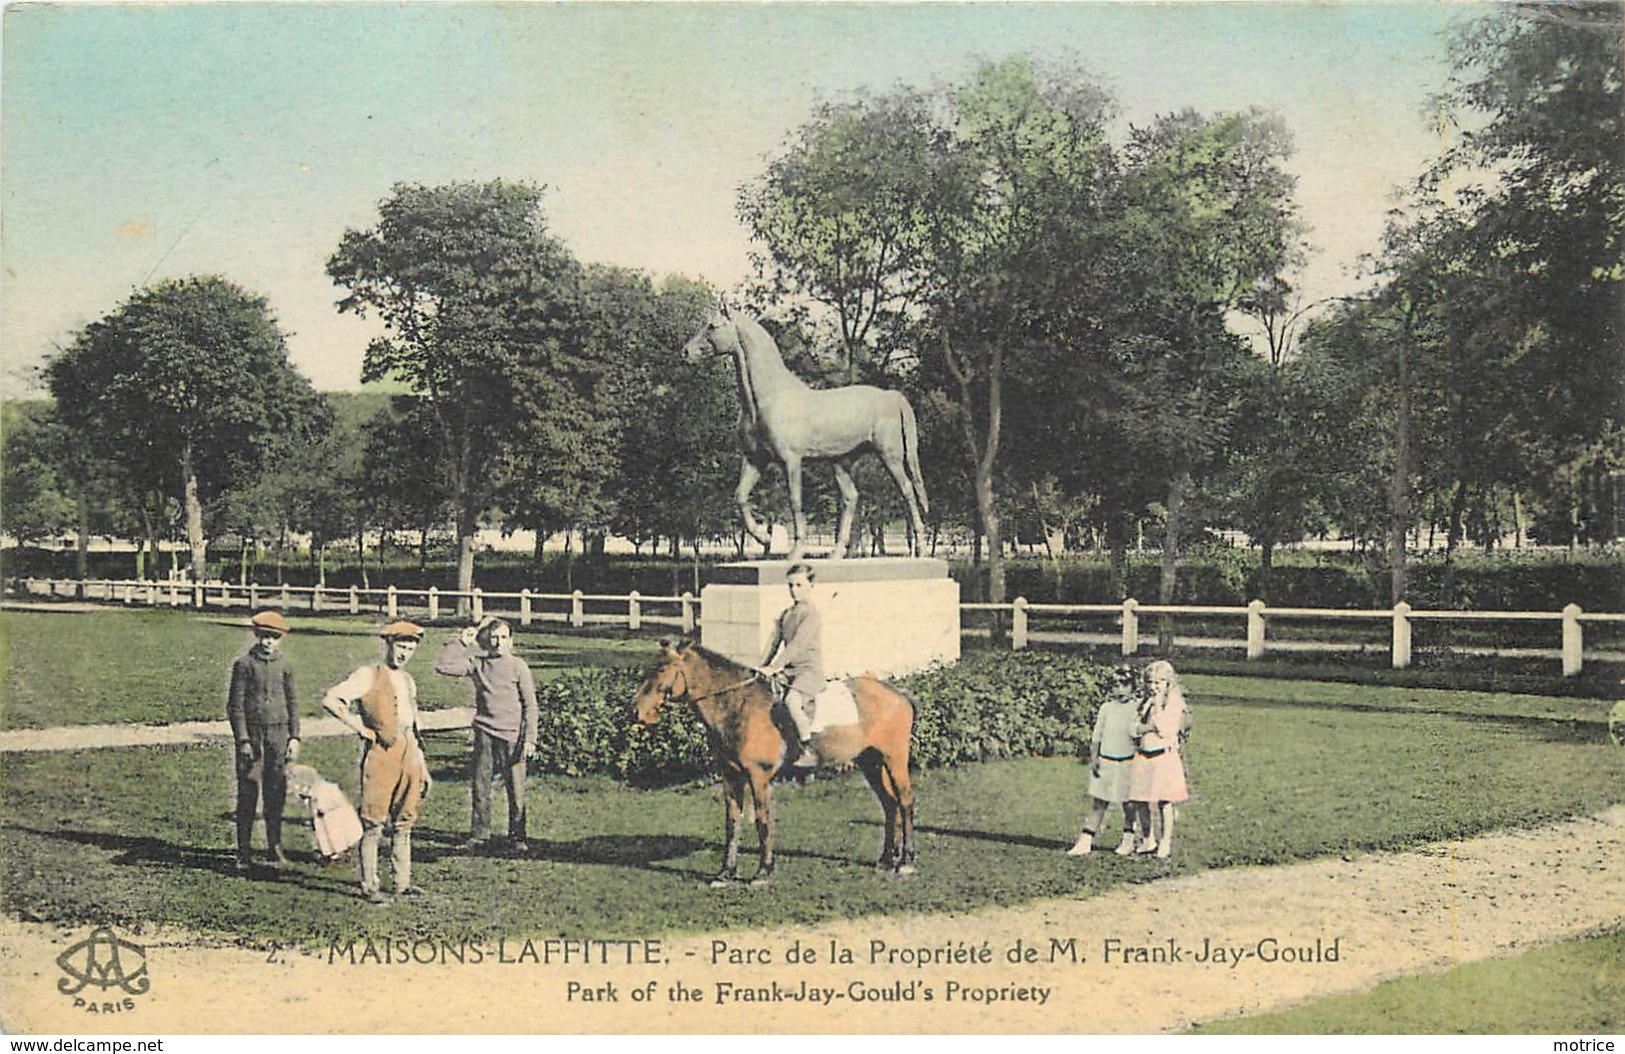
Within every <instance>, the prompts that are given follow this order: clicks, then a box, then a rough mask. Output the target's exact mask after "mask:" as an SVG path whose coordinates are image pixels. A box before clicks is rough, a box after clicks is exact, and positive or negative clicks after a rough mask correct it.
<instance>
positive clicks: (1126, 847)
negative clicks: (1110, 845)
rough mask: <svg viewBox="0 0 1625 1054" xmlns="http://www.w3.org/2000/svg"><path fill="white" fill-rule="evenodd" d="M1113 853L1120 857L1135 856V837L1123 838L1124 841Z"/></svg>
mask: <svg viewBox="0 0 1625 1054" xmlns="http://www.w3.org/2000/svg"><path fill="white" fill-rule="evenodd" d="M1112 852H1114V853H1116V854H1117V855H1118V856H1133V855H1134V836H1133V835H1129V834H1125V835H1124V836H1123V840H1122V841H1121V842H1118V843H1117V848H1116V849H1113V850H1112Z"/></svg>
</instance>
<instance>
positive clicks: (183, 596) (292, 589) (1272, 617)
mask: <svg viewBox="0 0 1625 1054" xmlns="http://www.w3.org/2000/svg"><path fill="white" fill-rule="evenodd" d="M21 585H22V587H23V589H24V591H25V592H26V593H29V594H32V595H36V596H50V597H75V598H78V599H82V600H102V601H106V602H109V603H113V604H123V605H127V606H136V605H147V606H159V605H167V606H170V607H179V606H182V605H186V606H189V607H193V608H200V609H201V608H207V607H222V608H230V607H241V608H244V609H247V610H254V609H257V608H260V607H277V608H280V609H282V610H284V611H292V610H295V609H297V608H300V607H303V608H305V609H306V610H309V611H313V612H321V611H330V612H334V613H340V612H347V613H349V614H352V615H359V614H361V613H362V612H363V611H367V612H372V613H378V614H382V615H384V616H385V617H387V618H400V617H405V616H416V615H417V614H418V613H420V612H421V613H422V616H423V617H424V618H425V619H426V620H427V621H429V622H437V621H439V620H440V619H441V618H442V616H443V615H444V617H447V618H450V617H453V616H455V615H456V614H457V610H458V606H459V604H460V603H461V602H465V601H466V603H467V609H466V610H467V612H468V613H469V614H471V615H472V617H473V618H475V619H479V618H483V617H484V616H485V615H487V614H503V615H506V616H510V617H514V618H516V619H517V620H518V622H519V624H520V625H522V626H529V625H532V624H533V623H535V622H538V621H540V622H548V621H551V622H557V623H564V624H568V625H570V626H572V627H576V628H580V627H583V626H586V625H588V624H589V623H591V624H609V625H624V626H626V627H627V628H628V629H632V630H638V629H642V628H643V627H644V626H646V625H663V626H672V627H675V628H678V629H680V630H682V631H683V632H685V633H688V632H692V631H693V630H694V628H695V627H696V626H697V625H698V624H699V619H698V605H697V601H696V599H695V597H694V595H693V594H692V593H688V592H684V593H683V594H682V595H680V596H659V595H651V596H644V595H642V594H640V593H638V592H636V591H633V592H632V593H629V594H617V593H608V594H606V593H583V592H582V591H581V590H576V591H575V592H573V593H533V592H531V591H530V590H528V589H523V590H520V591H519V592H517V593H494V592H493V593H488V592H485V591H483V590H480V589H474V590H470V591H467V592H459V591H457V590H449V589H447V590H442V589H436V588H434V587H433V586H431V587H430V588H428V589H397V588H396V587H394V586H389V587H387V588H385V589H361V588H359V587H356V586H347V587H341V588H335V587H323V586H264V585H247V586H242V585H232V584H230V583H224V582H210V583H205V584H198V583H187V582H177V581H167V582H157V581H136V580H130V579H89V580H86V581H83V582H81V581H79V580H77V579H47V578H28V579H23V580H22V583H21ZM959 609H960V611H961V613H972V612H998V613H1002V614H1003V615H1005V616H1007V617H1008V618H1009V620H1010V643H1011V646H1012V647H1013V648H1015V649H1016V650H1018V651H1019V650H1022V649H1025V648H1026V647H1027V646H1028V645H1029V644H1030V643H1031V642H1032V641H1033V640H1035V639H1052V640H1062V641H1064V640H1079V639H1094V640H1101V639H1110V640H1113V641H1116V642H1118V644H1119V649H1120V650H1121V652H1122V654H1124V655H1134V654H1136V653H1137V652H1138V651H1139V650H1140V620H1141V619H1142V618H1145V617H1147V616H1155V615H1169V616H1172V617H1174V618H1176V619H1184V618H1202V619H1212V618H1218V619H1234V620H1235V621H1236V623H1237V627H1238V629H1241V630H1242V631H1243V632H1242V635H1241V636H1240V637H1237V638H1235V639H1233V640H1231V639H1224V640H1220V641H1217V642H1213V641H1209V642H1207V643H1209V644H1211V645H1212V646H1217V647H1237V648H1240V649H1242V650H1243V652H1244V654H1245V655H1246V657H1247V658H1248V659H1258V658H1262V657H1263V656H1264V655H1265V654H1266V653H1267V652H1269V651H1272V650H1273V651H1335V650H1340V649H1341V650H1347V649H1348V648H1351V647H1355V648H1358V647H1365V646H1367V645H1348V644H1337V643H1332V642H1326V641H1303V640H1292V641H1284V640H1271V639H1270V637H1269V626H1270V623H1271V622H1286V621H1307V622H1350V621H1355V622H1371V623H1387V625H1388V628H1389V629H1388V650H1389V653H1390V656H1391V663H1392V665H1393V667H1394V669H1397V670H1402V669H1405V668H1406V667H1408V666H1410V665H1411V660H1412V647H1411V629H1412V626H1413V625H1414V624H1415V623H1416V622H1418V621H1437V622H1458V623H1484V622H1548V623H1557V632H1556V633H1555V634H1554V637H1555V639H1554V642H1553V643H1554V644H1556V645H1557V647H1556V648H1555V649H1539V650H1538V651H1537V652H1536V653H1537V654H1541V655H1545V654H1550V653H1552V652H1555V653H1556V655H1557V657H1558V658H1559V660H1560V661H1561V663H1562V669H1563V676H1565V677H1574V676H1577V675H1578V674H1579V673H1580V671H1581V669H1582V668H1583V666H1584V662H1585V659H1586V656H1587V652H1586V650H1585V629H1584V627H1585V625H1586V624H1588V623H1590V624H1593V625H1600V624H1605V623H1614V624H1621V625H1625V614H1619V613H1609V612H1585V611H1582V610H1581V609H1580V607H1579V605H1577V604H1570V605H1568V606H1567V607H1565V608H1563V610H1561V611H1430V610H1424V609H1415V608H1412V607H1411V606H1410V605H1409V604H1406V603H1404V602H1403V601H1402V602H1400V603H1399V604H1397V605H1395V606H1394V607H1392V608H1378V609H1369V610H1368V609H1356V608H1294V607H1279V608H1272V607H1267V606H1266V605H1265V604H1264V602H1263V601H1262V600H1254V601H1253V602H1252V603H1250V604H1248V605H1247V606H1246V607H1211V606H1199V605H1165V604H1141V603H1139V602H1138V601H1136V600H1133V599H1129V600H1125V601H1123V602H1122V603H1121V604H1032V603H1029V602H1028V601H1027V599H1026V598H1025V597H1017V598H1016V599H1015V600H1014V601H1012V602H1011V603H1008V604H961V605H959ZM1033 616H1039V617H1040V618H1043V619H1065V620H1068V621H1069V623H1075V622H1078V621H1082V622H1097V623H1106V624H1108V625H1111V624H1114V623H1115V624H1116V626H1117V632H1115V633H1113V634H1111V636H1110V637H1109V638H1102V637H1100V636H1099V635H1098V633H1097V634H1094V635H1092V636H1091V635H1090V634H1088V633H1087V631H1080V630H1077V629H1073V628H1068V629H1067V630H1063V631H1045V630H1033V629H1031V628H1030V626H1029V620H1030V619H1031V618H1032V617H1033ZM1187 639H1188V637H1187ZM1460 650H1463V651H1467V650H1471V649H1460ZM1487 650H1490V651H1494V652H1497V653H1501V654H1526V653H1528V650H1527V649H1524V650H1523V651H1521V652H1520V650H1519V649H1515V648H1493V649H1487ZM1590 654H1591V656H1592V657H1593V658H1597V657H1600V656H1601V653H1598V652H1592V653H1590Z"/></svg>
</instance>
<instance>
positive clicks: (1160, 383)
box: [1120, 110, 1300, 604]
mask: <svg viewBox="0 0 1625 1054" xmlns="http://www.w3.org/2000/svg"><path fill="white" fill-rule="evenodd" d="M1291 152H1292V142H1291V136H1290V135H1289V134H1288V132H1287V130H1286V127H1285V125H1284V124H1283V123H1282V122H1281V120H1280V118H1279V117H1277V116H1275V115H1272V114H1269V113H1267V112H1264V111H1261V110H1250V111H1247V112H1244V113H1222V114H1217V115H1214V116H1205V115H1202V114H1199V113H1197V112H1196V111H1194V110H1183V111H1179V112H1177V113H1173V114H1169V115H1166V116H1164V117H1161V118H1159V119H1158V120H1157V121H1155V122H1153V124H1152V125H1151V126H1150V127H1148V128H1144V129H1136V130H1135V131H1134V132H1133V133H1132V135H1131V136H1130V141H1129V144H1128V146H1127V148H1126V149H1125V151H1124V153H1125V174H1124V180H1123V206H1122V216H1123V223H1124V226H1123V231H1122V237H1123V239H1124V240H1123V241H1121V242H1120V246H1121V248H1120V254H1121V259H1122V261H1123V264H1124V267H1125V271H1126V273H1127V274H1128V275H1129V276H1130V277H1129V286H1130V289H1131V290H1132V293H1131V296H1130V297H1129V298H1128V299H1129V302H1131V303H1132V304H1133V306H1134V308H1135V312H1134V314H1133V315H1132V316H1129V317H1128V318H1127V319H1125V320H1124V321H1126V322H1127V324H1128V326H1129V327H1130V328H1131V329H1132V330H1135V331H1138V332H1139V333H1140V334H1141V336H1142V338H1146V339H1142V341H1141V342H1140V346H1141V347H1142V348H1151V349H1155V348H1157V347H1159V346H1160V347H1161V349H1162V354H1161V355H1160V356H1159V358H1160V360H1161V361H1160V362H1159V363H1157V364H1156V366H1155V368H1153V369H1150V370H1148V371H1146V373H1145V379H1146V380H1148V381H1150V382H1151V383H1152V385H1153V386H1154V387H1153V388H1152V389H1150V391H1149V392H1147V393H1146V394H1149V395H1150V398H1142V400H1140V402H1141V406H1142V407H1143V409H1144V411H1145V412H1146V413H1147V414H1148V418H1147V419H1145V420H1144V421H1143V423H1142V424H1141V426H1140V431H1141V432H1142V433H1143V435H1144V438H1145V440H1146V441H1147V442H1149V444H1150V447H1151V450H1152V451H1155V452H1156V458H1155V460H1156V462H1157V465H1156V468H1155V471H1154V478H1156V479H1159V480H1160V481H1161V482H1162V483H1163V486H1164V487H1165V488H1166V489H1165V493H1166V498H1165V500H1164V501H1163V509H1164V530H1163V546H1162V580H1161V582H1162V584H1161V596H1160V600H1161V602H1162V603H1165V604H1166V603H1170V602H1172V600H1173V599H1174V591H1175V588H1176V585H1177V574H1178V553H1179V547H1180V542H1181V539H1182V537H1183V536H1184V535H1186V534H1188V533H1189V532H1190V527H1191V524H1190V522H1189V516H1188V513H1189V509H1188V505H1189V502H1190V500H1191V499H1192V497H1193V493H1194V488H1195V485H1196V482H1197V478H1198V476H1199V475H1200V474H1201V473H1202V472H1203V470H1204V469H1207V468H1212V469H1216V468H1218V467H1219V466H1218V464H1217V462H1218V461H1220V460H1222V456H1223V455H1225V454H1226V453H1227V452H1228V451H1229V450H1230V443H1229V438H1230V428H1231V425H1232V423H1233V421H1234V417H1235V414H1236V412H1237V410H1238V407H1239V396H1240V392H1241V391H1242V390H1243V389H1244V388H1245V383H1244V381H1245V376H1244V371H1245V370H1246V369H1247V365H1246V357H1245V354H1244V352H1243V350H1242V348H1241V345H1240V343H1239V341H1238V340H1237V339H1236V338H1235V337H1234V336H1233V335H1232V334H1231V333H1230V332H1229V331H1228V329H1227V326H1226V316H1227V314H1228V313H1229V312H1231V311H1233V310H1235V309H1236V308H1238V307H1239V306H1241V305H1242V304H1243V303H1244V301H1245V300H1246V299H1247V298H1248V297H1249V296H1251V295H1252V294H1254V292H1255V290H1259V289H1260V288H1261V287H1263V288H1265V289H1269V288H1279V287H1280V285H1281V284H1282V280H1281V279H1280V277H1279V276H1280V275H1281V273H1282V272H1283V271H1284V270H1286V269H1287V268H1289V267H1290V266H1292V265H1293V264H1294V263H1295V262H1296V260H1297V258H1298V256H1299V254H1300V249H1299V246H1298V238H1299V230H1300V224H1299V222H1298V220H1297V216H1296V208H1295V206H1294V204H1293V200H1292V193H1293V188H1294V182H1295V181H1294V179H1293V177H1292V176H1291V175H1289V174H1288V173H1287V172H1286V170H1285V168H1284V162H1285V161H1286V159H1287V158H1288V157H1289V156H1290V155H1291ZM1148 341H1149V343H1148Z"/></svg>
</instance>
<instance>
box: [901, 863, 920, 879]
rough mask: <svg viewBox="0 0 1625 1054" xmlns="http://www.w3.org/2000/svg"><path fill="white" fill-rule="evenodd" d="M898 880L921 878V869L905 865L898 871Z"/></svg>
mask: <svg viewBox="0 0 1625 1054" xmlns="http://www.w3.org/2000/svg"><path fill="white" fill-rule="evenodd" d="M897 877H898V878H919V877H920V869H919V868H918V867H916V866H915V865H913V864H904V865H903V866H902V867H900V868H898V869H897Z"/></svg>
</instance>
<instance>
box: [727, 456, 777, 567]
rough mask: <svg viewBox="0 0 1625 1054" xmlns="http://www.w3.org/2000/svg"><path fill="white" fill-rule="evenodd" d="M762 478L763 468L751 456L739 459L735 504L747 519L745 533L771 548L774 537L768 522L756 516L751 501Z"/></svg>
mask: <svg viewBox="0 0 1625 1054" xmlns="http://www.w3.org/2000/svg"><path fill="white" fill-rule="evenodd" d="M761 478H762V468H761V466H760V465H758V464H756V462H754V461H752V460H751V459H750V458H748V457H745V458H741V459H740V461H739V484H738V485H737V486H736V487H734V504H736V505H738V506H739V514H740V516H742V517H743V518H744V520H745V533H746V534H748V535H750V536H751V537H752V538H754V539H756V540H757V541H758V542H760V543H762V545H763V546H764V547H765V548H768V549H771V548H772V546H773V538H772V536H771V535H769V534H768V533H767V526H766V524H764V523H762V521H761V520H760V519H758V518H757V516H756V509H755V508H754V507H753V506H752V505H751V503H750V495H751V492H752V491H754V490H755V489H756V483H757V481H758V480H760V479H761Z"/></svg>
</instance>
